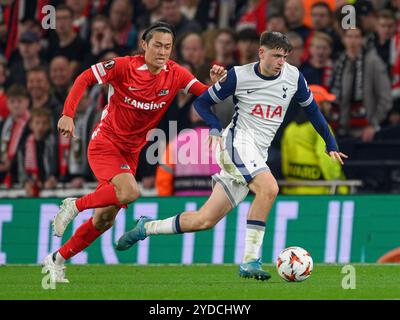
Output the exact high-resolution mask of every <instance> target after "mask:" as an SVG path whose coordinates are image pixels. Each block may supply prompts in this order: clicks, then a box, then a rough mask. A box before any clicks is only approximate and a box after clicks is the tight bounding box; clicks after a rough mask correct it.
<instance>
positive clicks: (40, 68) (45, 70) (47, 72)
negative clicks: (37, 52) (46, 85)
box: [27, 66, 50, 82]
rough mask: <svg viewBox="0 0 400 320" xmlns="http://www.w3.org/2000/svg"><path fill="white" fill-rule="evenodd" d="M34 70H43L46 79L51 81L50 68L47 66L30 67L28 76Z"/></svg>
mask: <svg viewBox="0 0 400 320" xmlns="http://www.w3.org/2000/svg"><path fill="white" fill-rule="evenodd" d="M33 72H42V73H43V74H44V75H45V76H46V79H47V81H49V82H50V80H49V79H50V77H49V70H48V69H47V68H46V67H44V66H36V67H33V68H32V69H29V70H28V72H27V76H29V74H31V73H33Z"/></svg>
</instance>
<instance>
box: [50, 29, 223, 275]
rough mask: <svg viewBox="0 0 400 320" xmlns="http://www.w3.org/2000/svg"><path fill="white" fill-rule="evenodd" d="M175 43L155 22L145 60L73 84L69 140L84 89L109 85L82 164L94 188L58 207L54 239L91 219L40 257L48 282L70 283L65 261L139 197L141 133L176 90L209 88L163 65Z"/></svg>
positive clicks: (108, 67) (215, 73) (66, 122)
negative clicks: (82, 217) (79, 218)
mask: <svg viewBox="0 0 400 320" xmlns="http://www.w3.org/2000/svg"><path fill="white" fill-rule="evenodd" d="M174 37H175V33H174V30H173V28H172V27H171V26H170V25H169V24H167V23H163V22H157V23H155V24H153V25H152V26H150V27H149V28H148V29H147V30H146V31H145V32H144V33H143V36H142V47H143V49H144V52H145V53H144V55H136V56H126V57H120V58H115V59H112V60H109V61H106V62H100V63H97V64H95V65H93V66H92V67H91V68H90V69H87V70H86V71H84V72H83V73H81V74H80V75H79V76H78V77H77V79H76V80H75V83H74V85H73V87H72V89H71V91H70V93H69V95H68V97H67V99H66V101H65V105H64V110H63V113H62V117H61V118H60V120H59V122H58V130H59V132H61V133H62V134H63V135H66V136H73V135H74V122H73V118H74V114H75V110H76V106H77V105H78V102H79V99H80V98H81V96H82V94H83V93H84V92H85V90H86V89H87V88H88V87H89V86H91V85H94V84H96V83H98V84H103V83H108V84H109V92H108V104H107V105H106V107H105V109H104V111H103V114H102V117H101V121H100V122H99V123H98V124H97V126H96V128H95V129H94V131H93V133H92V137H91V140H90V143H89V147H88V160H89V164H90V167H91V168H92V170H93V173H94V174H95V176H96V178H97V179H98V181H99V184H98V187H97V189H96V190H95V192H93V193H90V194H88V195H86V196H83V197H81V198H79V199H76V198H67V199H65V200H63V201H62V204H61V206H60V210H59V212H58V213H57V215H56V216H55V218H54V221H53V233H54V235H55V236H58V237H61V236H62V235H63V233H64V231H65V229H66V228H67V226H68V224H69V223H70V222H71V221H72V220H73V219H74V218H75V217H76V215H77V214H78V213H79V212H82V211H83V210H85V209H89V208H95V211H94V215H93V217H92V218H90V219H89V220H88V221H86V222H85V223H83V224H82V225H81V226H80V227H79V228H78V229H77V230H76V232H75V233H74V234H73V236H72V237H71V238H70V239H69V240H68V241H67V242H66V243H65V244H64V245H63V246H62V247H61V248H60V249H59V250H58V251H57V252H55V253H52V254H50V255H48V256H47V257H46V258H45V260H44V263H43V265H44V267H45V270H46V271H48V272H50V276H51V279H52V281H54V282H68V280H67V279H66V278H65V267H64V262H65V260H67V259H70V258H71V257H73V256H74V255H76V254H77V253H79V252H81V251H82V250H84V249H85V248H86V247H87V246H89V245H90V244H91V243H92V242H93V241H94V240H95V239H96V238H98V237H99V236H100V235H101V234H102V233H103V232H105V231H106V230H108V229H109V228H111V226H112V225H113V223H114V220H115V217H116V215H117V213H118V211H119V209H120V208H122V207H126V206H127V204H129V203H131V202H133V201H135V200H136V199H137V198H138V197H139V188H138V185H137V183H136V180H135V173H136V167H137V164H138V159H139V153H140V151H141V149H142V147H143V146H144V145H145V144H146V135H147V133H148V132H149V130H151V129H153V128H155V127H156V126H157V125H158V123H159V121H160V120H161V118H162V116H163V115H164V113H165V112H166V111H167V109H168V107H169V106H170V104H171V103H172V101H173V99H174V98H175V96H176V94H177V93H178V91H179V90H184V91H185V92H186V93H188V92H189V93H192V94H194V95H196V96H199V95H200V94H202V93H203V92H204V91H205V90H207V89H208V86H206V85H204V84H202V83H201V82H199V81H198V80H197V79H196V78H195V77H194V76H193V75H192V74H191V73H190V72H189V71H188V70H186V69H185V68H183V67H182V66H180V65H179V64H177V63H175V62H173V61H171V60H169V57H170V54H171V51H172V47H173V42H174ZM225 73H226V70H225V69H224V68H223V67H220V66H217V65H214V66H213V67H212V69H211V70H210V77H211V80H212V81H213V82H216V81H217V80H218V79H219V78H221V77H222V76H223V75H224V74H225Z"/></svg>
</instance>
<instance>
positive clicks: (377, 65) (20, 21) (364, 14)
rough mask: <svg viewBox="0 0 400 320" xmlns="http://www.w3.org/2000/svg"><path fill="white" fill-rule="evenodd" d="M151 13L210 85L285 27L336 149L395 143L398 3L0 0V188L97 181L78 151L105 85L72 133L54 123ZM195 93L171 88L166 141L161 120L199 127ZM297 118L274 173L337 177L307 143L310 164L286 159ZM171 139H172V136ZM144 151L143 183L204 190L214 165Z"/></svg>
mask: <svg viewBox="0 0 400 320" xmlns="http://www.w3.org/2000/svg"><path fill="white" fill-rule="evenodd" d="M349 3H350V4H352V5H354V8H355V13H356V23H355V26H353V28H351V29H343V27H342V21H343V19H345V18H346V13H342V10H341V8H342V7H343V6H344V5H347V4H349ZM45 5H52V6H54V7H55V18H56V20H55V28H54V29H51V28H49V29H45V28H43V24H42V22H43V21H44V19H47V18H46V14H47V12H46V11H42V8H43V6H45ZM158 20H162V21H166V22H168V23H170V24H172V25H173V26H174V27H175V29H176V32H177V39H176V42H175V49H174V51H173V54H172V57H171V58H172V59H173V60H175V61H177V62H179V63H180V64H182V65H183V66H184V67H186V68H188V69H189V70H190V71H191V72H192V73H193V74H194V75H195V76H196V77H197V78H198V79H199V80H200V81H202V82H204V83H207V84H210V79H209V69H210V67H211V66H212V65H213V64H219V65H222V66H224V67H225V68H227V69H230V68H232V67H234V66H237V65H243V64H247V63H251V62H255V61H257V60H258V48H259V46H258V39H259V35H260V33H261V32H263V31H264V30H270V31H279V32H283V33H285V34H287V35H288V37H289V39H290V41H291V43H292V46H293V50H292V52H291V53H290V55H289V57H288V62H289V63H290V64H292V65H295V66H296V67H298V68H299V70H300V71H301V72H302V73H303V74H304V76H305V78H306V80H307V82H308V84H309V85H315V87H314V89H315V90H316V91H318V90H319V92H320V95H319V97H320V100H319V101H318V102H319V104H320V106H321V105H327V104H328V107H325V108H324V115H325V116H326V118H327V120H328V122H329V124H330V126H331V128H332V130H333V132H334V134H335V136H336V137H337V139H338V142H339V147H341V149H342V146H343V149H344V150H349V151H348V152H351V151H354V148H355V147H354V146H355V145H357V146H359V145H365V144H369V145H373V143H374V142H375V141H377V139H381V138H382V139H386V140H389V141H391V142H393V141H396V140H397V141H400V134H399V129H398V128H399V126H400V102H399V101H400V1H399V0H387V1H384V0H382V1H367V0H357V1H344V0H342V1H340V0H336V1H335V0H325V1H313V0H286V1H285V0H237V1H234V0H209V1H205V0H112V1H106V0H65V1H51V0H48V1H46V0H36V1H35V0H29V1H28V0H5V1H2V2H1V5H0V185H1V186H2V188H14V187H16V186H20V187H23V188H25V190H26V194H27V196H38V195H39V194H40V191H41V190H42V189H52V188H56V187H57V186H59V185H60V184H62V185H63V186H64V187H71V188H80V187H82V185H83V184H84V183H85V182H94V177H93V175H92V173H91V170H90V168H89V166H88V162H87V157H86V149H87V145H88V142H89V139H90V136H91V132H92V130H93V128H94V126H95V125H96V123H97V122H98V121H99V120H100V117H101V112H102V110H103V108H104V106H105V105H106V104H107V93H108V87H107V85H103V86H98V85H96V86H94V87H92V88H91V89H90V90H88V91H87V92H86V93H85V95H84V97H83V98H82V99H81V101H80V102H79V105H78V108H77V113H76V118H75V126H76V131H75V136H76V137H75V138H73V139H67V138H64V137H63V136H61V135H59V134H58V133H57V130H56V128H57V121H58V119H59V117H60V114H61V112H62V109H63V104H64V101H65V99H66V96H67V94H68V92H69V89H70V88H71V86H72V84H73V81H74V79H75V78H76V77H77V75H79V73H80V72H82V71H83V70H85V69H87V68H90V66H91V65H93V64H95V63H97V62H99V61H106V60H108V59H112V58H114V57H117V56H125V55H134V54H140V53H141V47H140V38H141V34H142V32H143V30H144V29H145V28H146V27H148V26H149V25H150V24H151V23H152V22H155V21H158ZM321 90H323V91H321ZM321 92H323V93H321ZM317 95H318V93H317ZM332 97H333V98H332ZM193 100H194V97H191V96H190V95H189V96H187V95H184V94H179V95H178V96H177V98H176V99H175V102H174V103H173V105H172V106H171V107H170V109H169V110H168V112H167V113H166V116H165V118H164V119H163V120H162V122H161V123H160V125H159V127H160V128H161V129H163V130H164V131H165V132H166V137H167V138H168V137H169V135H168V130H169V128H170V126H169V121H177V124H178V128H177V129H178V135H179V134H180V132H183V134H185V132H184V131H182V130H183V129H185V128H202V127H204V123H203V122H202V120H201V119H200V118H199V117H198V115H197V114H196V113H195V111H194V110H193V107H192V103H193ZM215 112H216V114H217V115H218V116H219V118H220V119H221V121H222V124H223V126H224V127H225V126H226V125H227V124H228V123H229V122H230V120H231V118H232V114H233V112H234V108H233V102H232V100H229V99H227V100H226V101H224V102H222V103H221V104H220V105H217V106H216V107H215ZM304 121H305V120H304V115H303V114H302V110H301V108H300V107H299V106H297V105H293V106H291V107H290V108H289V112H288V114H287V115H286V118H285V120H284V124H283V126H282V128H281V129H280V131H279V132H278V134H277V136H276V139H275V140H274V142H273V145H272V146H271V150H270V152H269V165H270V168H271V170H272V171H273V173H274V174H275V176H276V177H277V178H289V179H290V178H303V179H344V176H345V175H344V173H343V172H342V171H341V169H340V167H339V168H335V169H334V170H336V171H337V174H335V175H334V176H332V175H329V174H324V172H327V171H326V170H324V169H323V168H324V166H325V167H326V161H330V160H329V158H326V157H324V156H323V155H322V156H321V155H320V154H318V152H321V153H323V152H324V150H323V148H319V149H318V150H317V149H312V150H311V151H310V152H311V153H310V159H311V158H313V159H312V161H311V160H310V161H311V162H310V163H311V164H310V163H305V164H304V165H303V164H301V163H300V162H301V161H302V160H304V157H302V155H304V153H302V152H306V151H304V150H303V151H302V150H299V152H297V156H298V158H299V163H297V164H295V165H294V166H293V164H290V163H289V164H288V163H287V159H285V157H289V158H290V159H294V158H295V157H296V153H293V152H292V153H291V154H290V153H287V151H285V150H288V149H289V150H294V148H295V146H293V147H291V146H290V141H292V142H293V139H290V138H289V139H283V138H282V137H283V136H284V133H285V130H286V128H288V127H289V126H288V124H290V123H296V124H297V125H300V124H302V123H304ZM291 130H293V128H291ZM304 132H305V134H307V132H308V131H307V130H304ZM290 134H291V135H292V136H293V137H296V136H300V135H298V134H297V133H296V131H291V132H289V133H287V134H286V135H289V136H290ZM308 138H309V139H310V140H309V141H308V143H309V148H313V146H314V145H316V144H317V143H316V140H315V139H318V137H305V138H304V139H305V140H307V139H308ZM313 139H314V140H313ZM286 141H287V142H286ZM302 141H304V140H302ZM167 142H169V143H170V144H171V146H174V141H167ZM299 143H300V144H301V142H299ZM299 143H297V146H299ZM176 147H178V146H176ZM388 148H390V147H388ZM371 150H375V149H371ZM145 152H146V148H145V149H144V150H143V152H142V156H141V160H140V165H139V167H138V170H137V177H136V178H137V180H138V181H141V183H142V187H143V188H145V189H153V188H156V189H157V192H158V194H160V195H172V194H178V193H179V192H182V191H183V192H185V190H186V191H187V190H189V191H190V190H191V191H193V192H192V193H191V194H196V192H195V191H196V190H198V191H199V193H198V194H204V192H205V193H207V192H208V190H210V185H209V183H211V182H210V180H211V179H209V177H210V175H211V174H212V173H214V171H216V170H218V167H215V166H213V165H210V167H208V168H202V169H201V168H200V169H199V168H196V169H194V168H193V167H192V168H189V169H188V168H186V169H185V168H184V166H185V165H183V164H182V165H181V164H179V163H178V164H174V165H169V164H168V163H167V164H165V165H162V166H158V165H152V164H148V163H147V161H146V157H145V156H144V155H145ZM371 152H372V153H374V151H371ZM350 156H351V155H350ZM399 160H400V159H399ZM285 161H286V162H285ZM292 162H293V160H292ZM307 166H308V167H311V169H312V170H308V171H307V170H306V169H307V168H308V167H307ZM318 167H320V168H322V169H320V172H319V174H318V173H316V171H315V170H317V169H318ZM316 168H317V169H316ZM328 171H329V170H328ZM194 172H195V173H194ZM307 172H308V173H307ZM329 172H331V171H329ZM353 173H354V171H353ZM350 176H351V172H350ZM205 177H206V178H207V179H205ZM355 177H356V178H357V176H355ZM318 192H320V193H323V190H322V191H321V190H319V191H318ZM306 193H307V192H306ZM181 194H182V193H181ZM184 194H187V193H184Z"/></svg>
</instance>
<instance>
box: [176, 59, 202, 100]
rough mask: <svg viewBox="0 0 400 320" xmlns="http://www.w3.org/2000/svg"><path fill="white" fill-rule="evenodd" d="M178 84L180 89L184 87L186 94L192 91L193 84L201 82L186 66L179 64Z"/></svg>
mask: <svg viewBox="0 0 400 320" xmlns="http://www.w3.org/2000/svg"><path fill="white" fill-rule="evenodd" d="M178 77H179V78H178V84H179V89H182V90H183V91H184V92H185V94H188V92H190V89H191V88H192V86H193V85H194V84H195V83H197V82H199V80H197V78H196V77H195V76H194V75H193V74H192V73H191V72H190V71H189V70H188V69H186V68H184V67H182V66H180V65H179V72H178Z"/></svg>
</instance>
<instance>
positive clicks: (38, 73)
mask: <svg viewBox="0 0 400 320" xmlns="http://www.w3.org/2000/svg"><path fill="white" fill-rule="evenodd" d="M27 89H28V92H29V94H30V96H31V106H30V108H31V109H40V108H46V109H48V110H49V111H50V112H51V115H52V129H53V130H56V128H57V122H58V119H59V118H60V115H61V112H62V104H60V102H59V101H57V99H56V98H55V96H54V95H53V93H52V92H51V86H50V79H49V76H48V73H47V70H46V69H45V68H43V67H36V68H33V69H31V70H29V72H28V75H27Z"/></svg>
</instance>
